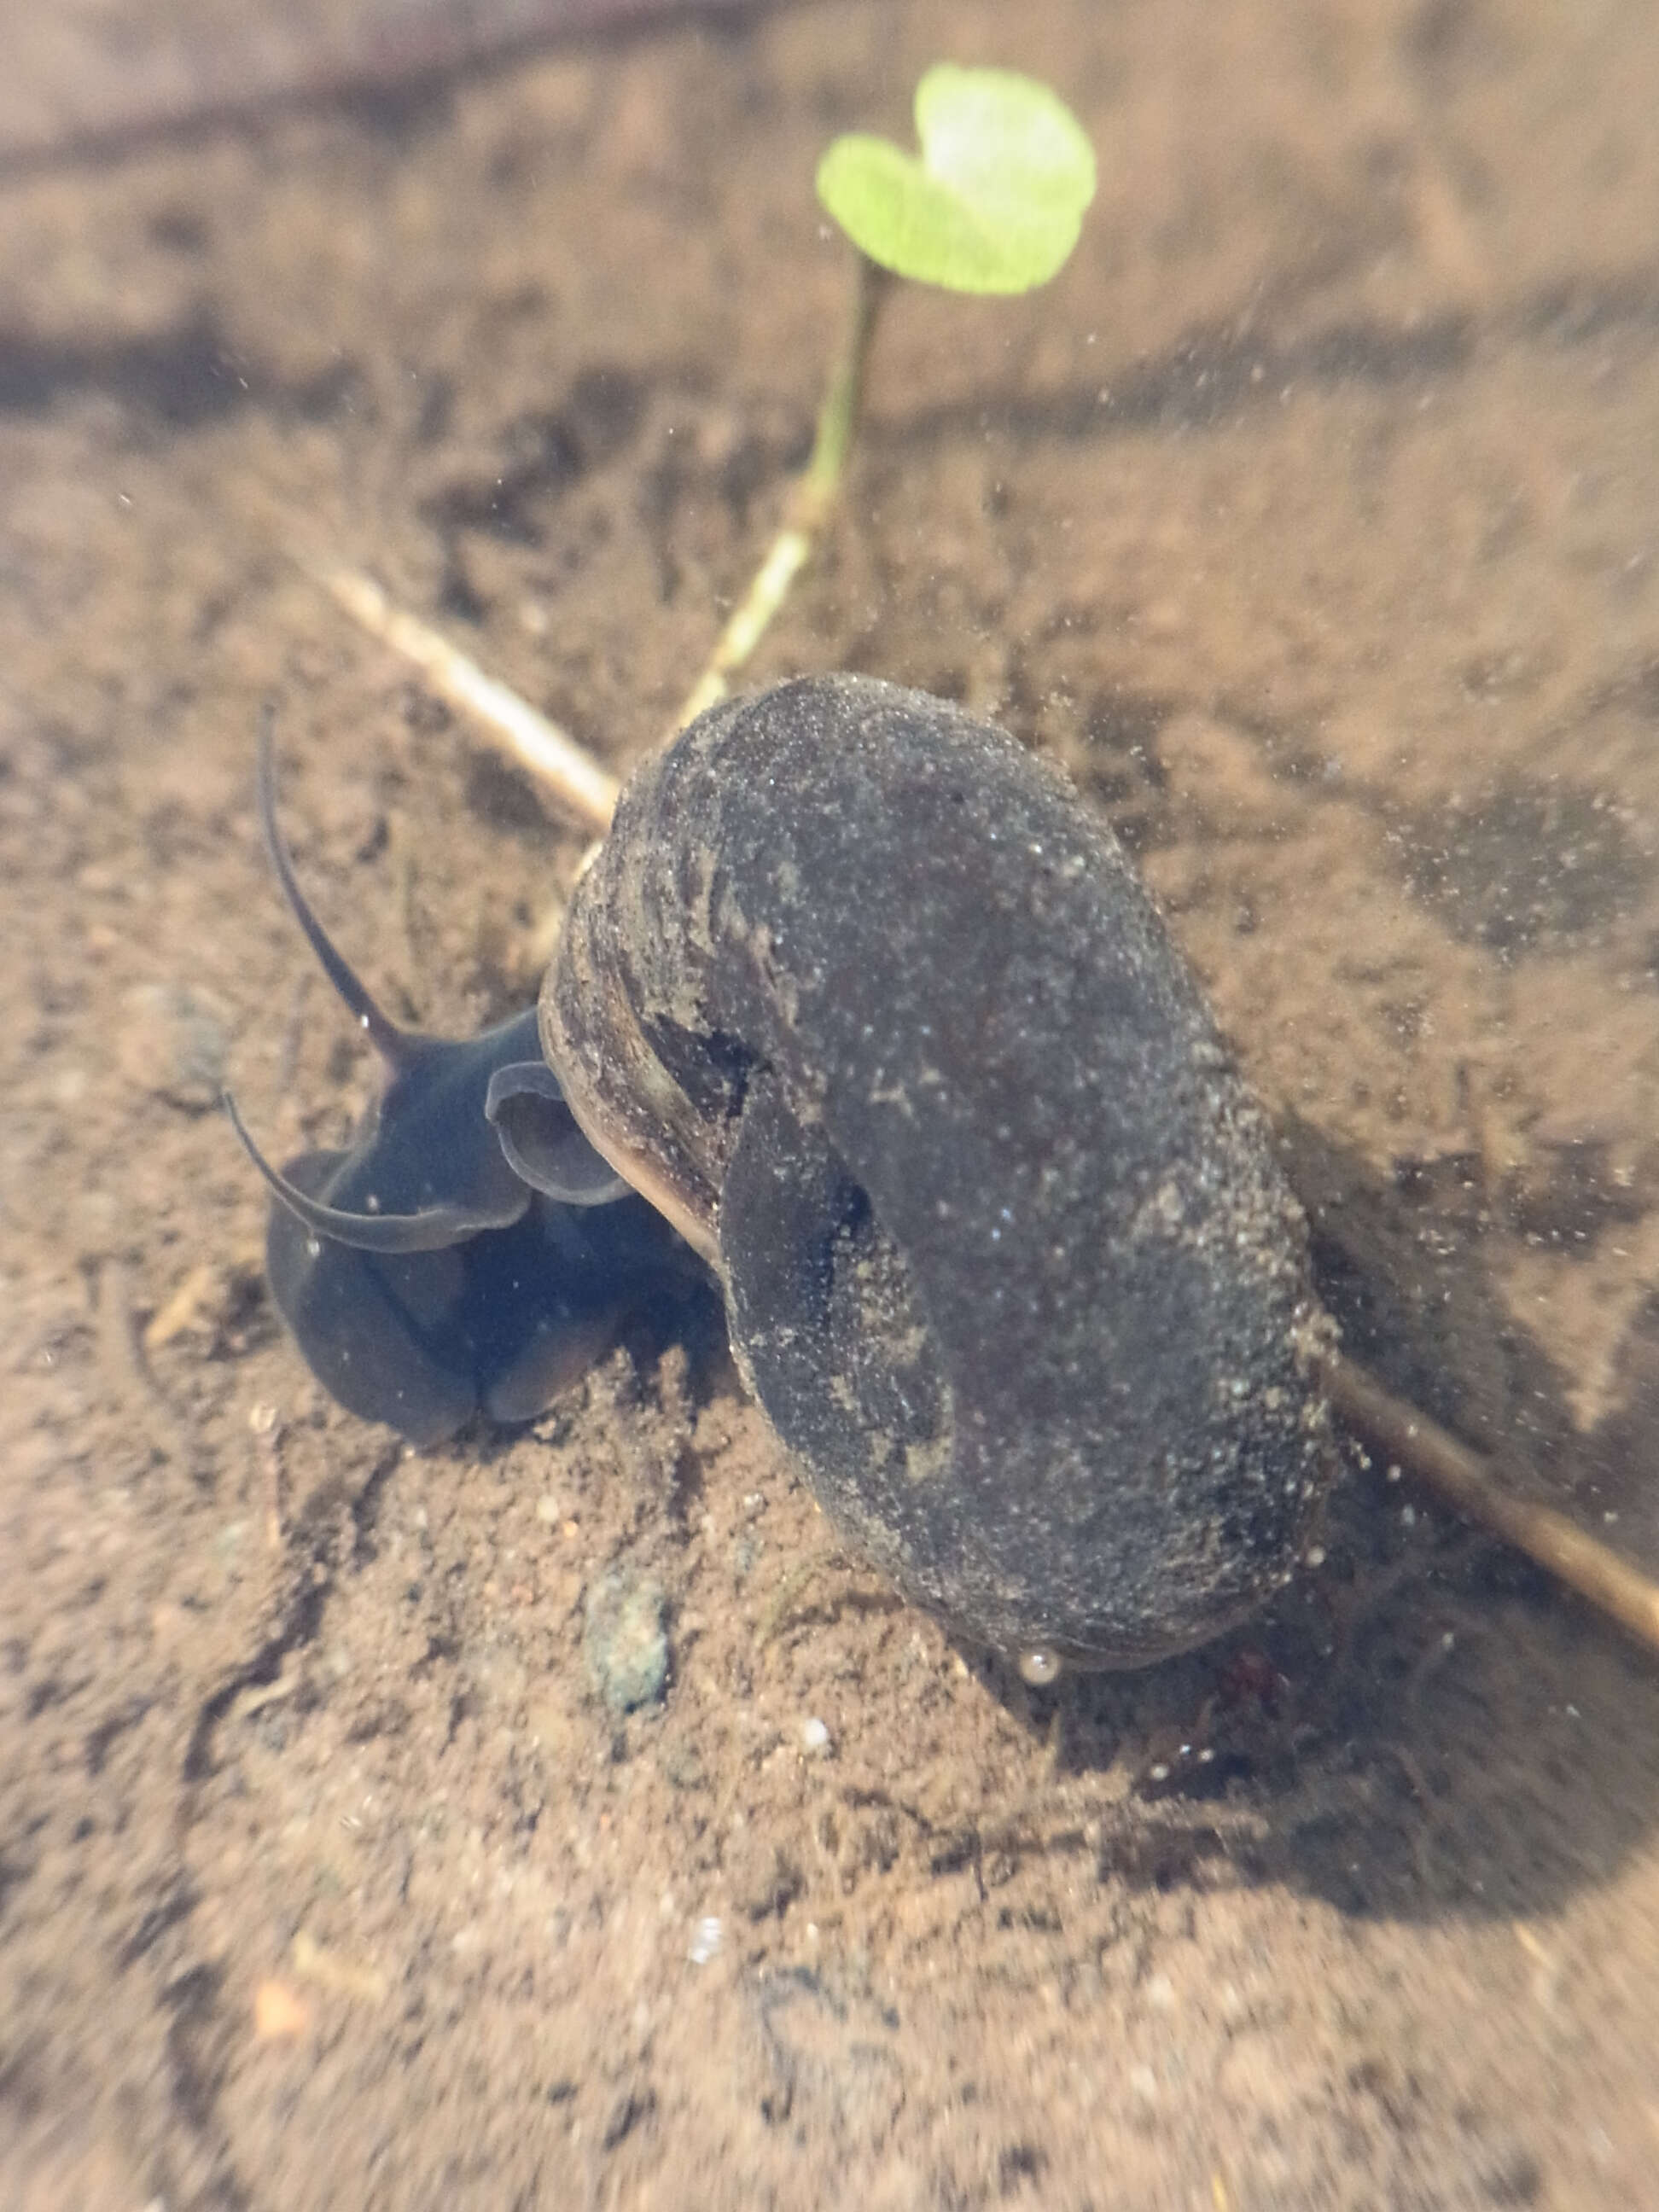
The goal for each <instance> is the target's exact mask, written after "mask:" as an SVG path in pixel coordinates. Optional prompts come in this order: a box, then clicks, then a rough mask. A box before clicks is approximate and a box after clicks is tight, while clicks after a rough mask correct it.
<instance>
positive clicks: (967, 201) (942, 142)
mask: <svg viewBox="0 0 1659 2212" xmlns="http://www.w3.org/2000/svg"><path fill="white" fill-rule="evenodd" d="M916 137H918V139H920V141H921V157H920V158H919V159H918V158H917V156H915V155H912V154H907V153H905V152H903V151H902V149H901V148H899V147H897V146H895V145H894V144H892V143H891V142H890V140H888V139H885V138H872V137H866V135H865V134H864V133H863V132H861V131H854V132H850V133H849V134H848V136H847V137H844V138H837V139H836V143H835V144H834V145H833V146H831V147H830V149H829V152H828V153H827V154H825V155H824V157H823V160H822V161H820V162H819V164H818V176H817V186H818V197H819V199H820V200H821V201H822V202H823V205H824V207H825V208H826V210H828V211H829V214H830V215H832V216H834V217H835V219H836V222H838V223H839V224H840V225H841V227H842V229H843V230H844V231H845V232H846V233H847V235H848V238H850V239H851V240H852V241H853V243H854V246H857V247H858V248H859V250H860V252H863V253H866V254H867V255H868V256H869V258H870V259H871V260H872V261H873V262H875V263H876V264H878V267H880V268H883V269H886V270H891V272H892V273H893V275H894V276H908V277H909V278H910V279H911V281H912V282H913V283H919V284H939V285H942V286H944V288H945V289H946V290H947V291H951V292H1029V291H1030V290H1032V289H1033V288H1034V287H1035V286H1036V285H1038V284H1046V283H1048V279H1049V278H1050V277H1051V276H1055V275H1057V274H1058V272H1059V271H1060V269H1062V268H1063V267H1064V266H1065V264H1066V259H1067V257H1068V256H1069V255H1070V253H1071V251H1072V248H1073V246H1075V245H1076V244H1077V238H1078V232H1079V228H1080V227H1081V225H1082V222H1083V217H1084V213H1085V210H1086V209H1087V207H1088V205H1089V203H1090V201H1091V199H1093V197H1094V196H1095V156H1094V149H1093V148H1092V147H1091V145H1090V143H1089V141H1088V140H1087V138H1086V137H1085V136H1084V134H1083V131H1082V129H1081V127H1080V126H1079V124H1078V122H1077V120H1076V118H1075V117H1074V116H1073V114H1072V112H1071V110H1070V109H1069V108H1068V107H1066V106H1065V104H1064V103H1063V102H1062V101H1061V100H1058V99H1056V98H1055V96H1054V94H1053V93H1052V92H1050V91H1049V89H1048V86H1047V85H1046V84H1038V83H1036V82H1035V80H1034V79H1032V78H1030V77H1028V76H1016V75H1014V73H1013V72H1012V70H988V69H975V70H970V69H957V68H956V67H955V66H954V65H953V64H951V63H949V62H941V63H939V65H938V66H937V67H936V68H933V69H930V70H928V72H927V75H926V76H924V77H923V78H922V80H921V83H920V84H919V85H918V86H917V87H916Z"/></svg>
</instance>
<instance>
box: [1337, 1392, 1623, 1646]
mask: <svg viewBox="0 0 1659 2212" xmlns="http://www.w3.org/2000/svg"><path fill="white" fill-rule="evenodd" d="M1325 1381H1326V1388H1327V1389H1328V1392H1329V1394H1330V1399H1331V1403H1332V1404H1333V1405H1334V1407H1335V1408H1336V1410H1337V1412H1338V1413H1340V1415H1341V1416H1342V1418H1343V1419H1344V1420H1345V1421H1347V1422H1349V1423H1350V1424H1351V1425H1352V1426H1353V1427H1354V1428H1356V1429H1359V1430H1361V1431H1364V1434H1365V1435H1367V1436H1368V1437H1370V1438H1371V1439H1372V1441H1373V1442H1374V1443H1377V1444H1379V1445H1380V1446H1381V1447H1382V1448H1383V1450H1384V1451H1386V1452H1387V1453H1388V1454H1389V1456H1390V1457H1391V1458H1393V1459H1396V1460H1398V1461H1399V1462H1400V1464H1401V1466H1402V1467H1403V1468H1406V1470H1407V1472H1408V1473H1409V1474H1413V1475H1415V1476H1416V1477H1417V1479H1418V1480H1419V1482H1422V1483H1424V1484H1425V1485H1426V1486H1427V1487H1428V1488H1429V1489H1431V1490H1432V1491H1434V1492H1436V1494H1437V1496H1438V1497H1440V1498H1443V1500H1444V1501H1445V1502H1446V1504H1449V1505H1450V1506H1452V1507H1453V1508H1454V1509H1455V1510H1456V1511H1457V1512H1459V1513H1461V1514H1462V1515H1463V1516H1464V1517H1465V1518H1466V1519H1468V1520H1470V1521H1478V1522H1480V1524H1481V1525H1482V1527H1484V1528H1491V1529H1493V1530H1495V1531H1496V1533H1497V1534H1498V1535H1500V1536H1501V1537H1503V1539H1504V1541H1505V1543H1509V1544H1513V1545H1514V1547H1515V1548H1516V1551H1518V1552H1524V1553H1526V1555H1527V1557H1528V1559H1534V1560H1535V1561H1536V1562H1537V1564H1538V1565H1540V1566H1541V1567H1542V1568H1544V1569H1545V1570H1546V1571H1547V1572H1548V1573H1550V1574H1552V1575H1553V1576H1554V1577H1556V1579H1557V1580H1558V1581H1559V1582H1563V1583H1566V1585H1567V1587H1568V1588H1569V1589H1573V1590H1577V1593H1578V1595H1579V1596H1580V1597H1583V1598H1587V1599H1588V1600H1589V1602H1590V1604H1591V1605H1593V1606H1595V1607H1596V1608H1597V1610H1598V1611H1599V1612H1601V1613H1606V1614H1607V1616H1608V1618H1609V1619H1610V1620H1616V1621H1617V1622H1618V1623H1619V1625H1620V1627H1621V1628H1623V1629H1624V1630H1626V1632H1627V1633H1629V1634H1630V1635H1632V1636H1633V1637H1635V1638H1636V1639H1637V1640H1638V1643H1642V1644H1646V1645H1647V1646H1648V1648H1649V1649H1650V1650H1656V1651H1659V1584H1656V1583H1653V1582H1652V1581H1650V1579H1649V1577H1647V1576H1646V1575H1644V1574H1642V1573H1641V1572H1640V1571H1638V1569H1637V1568H1635V1567H1633V1566H1632V1565H1631V1564H1630V1563H1629V1561H1628V1560H1626V1559H1620V1556H1619V1554H1618V1553H1616V1552H1613V1551H1610V1550H1609V1549H1608V1548H1607V1546H1606V1545H1605V1544H1602V1543H1599V1542H1598V1541H1596V1539H1595V1537H1594V1536H1589V1535H1586V1534H1585V1533H1584V1531H1583V1529H1582V1528H1579V1527H1578V1526H1577V1523H1576V1522H1572V1521H1570V1520H1569V1519H1568V1518H1567V1516H1566V1515H1565V1513H1557V1512H1556V1511H1555V1510H1553V1508H1552V1507H1550V1506H1547V1505H1535V1504H1532V1503H1530V1502H1529V1501H1528V1499H1526V1498H1513V1497H1511V1496H1510V1494H1509V1493H1508V1492H1506V1491H1505V1490H1504V1489H1502V1488H1501V1487H1500V1486H1499V1485H1498V1481H1497V1480H1495V1478H1494V1477H1493V1475H1492V1472H1491V1471H1490V1469H1489V1468H1487V1466H1486V1462H1485V1461H1484V1460H1482V1459H1480V1457H1479V1456H1478V1455H1476V1454H1475V1453H1474V1452H1472V1451H1470V1450H1469V1449H1468V1447H1467V1446H1466V1445H1463V1444H1461V1443H1458V1441H1457V1439H1456V1438H1455V1437H1452V1436H1449V1435H1448V1434H1447V1432H1446V1431H1445V1430H1444V1429H1443V1428H1442V1427H1441V1426H1440V1425H1439V1424H1438V1422H1437V1421H1432V1420H1431V1419H1429V1416H1428V1415H1427V1414H1426V1413H1422V1412H1420V1411H1419V1408H1418V1407H1415V1406H1412V1405H1408V1404H1407V1402H1406V1401H1405V1400H1404V1399H1402V1398H1396V1397H1395V1395H1393V1393H1392V1392H1391V1391H1389V1390H1385V1389H1383V1385H1382V1384H1381V1383H1379V1382H1377V1381H1376V1378H1375V1377H1374V1376H1370V1375H1368V1374H1367V1373H1366V1372H1365V1370H1364V1368H1361V1367H1356V1366H1355V1365H1354V1364H1353V1362H1352V1360H1349V1359H1345V1358H1342V1357H1341V1356H1340V1354H1337V1355H1335V1356H1334V1357H1333V1358H1331V1359H1330V1360H1329V1362H1328V1364H1327V1368H1326V1376H1325Z"/></svg>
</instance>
